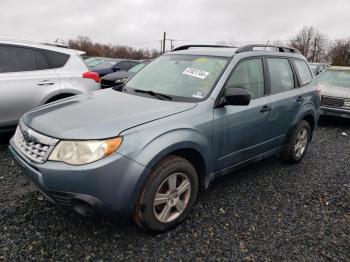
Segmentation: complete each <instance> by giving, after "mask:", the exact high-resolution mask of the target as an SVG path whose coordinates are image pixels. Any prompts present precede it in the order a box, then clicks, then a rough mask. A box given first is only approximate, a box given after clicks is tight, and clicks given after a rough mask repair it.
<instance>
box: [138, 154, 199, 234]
mask: <svg viewBox="0 0 350 262" xmlns="http://www.w3.org/2000/svg"><path fill="white" fill-rule="evenodd" d="M197 193H198V178H197V173H196V170H195V169H194V167H193V166H192V164H191V163H190V162H188V161H187V160H186V159H184V158H181V157H178V156H169V157H167V158H166V159H164V160H163V161H161V162H160V163H159V164H158V165H157V166H156V168H155V169H154V171H153V172H152V174H151V175H150V177H149V178H148V179H147V181H146V183H145V185H144V187H143V189H142V192H141V194H140V197H139V199H138V202H137V204H136V207H135V210H134V214H133V218H134V221H135V223H136V224H137V225H138V226H140V227H142V228H144V229H148V230H152V231H165V230H168V229H170V228H173V227H175V226H176V225H178V224H179V223H181V222H182V221H183V220H184V219H185V218H186V217H187V215H188V214H189V212H190V209H191V207H192V205H193V203H194V202H195V200H196V197H197Z"/></svg>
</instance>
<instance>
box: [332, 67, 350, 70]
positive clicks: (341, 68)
mask: <svg viewBox="0 0 350 262" xmlns="http://www.w3.org/2000/svg"><path fill="white" fill-rule="evenodd" d="M329 70H346V71H347V70H350V66H331V67H330V68H329Z"/></svg>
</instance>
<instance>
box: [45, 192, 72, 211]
mask: <svg viewBox="0 0 350 262" xmlns="http://www.w3.org/2000/svg"><path fill="white" fill-rule="evenodd" d="M49 195H50V197H52V200H53V201H55V203H56V204H58V205H60V206H65V207H71V206H72V203H71V202H72V197H71V196H70V195H69V194H66V193H61V192H56V191H49Z"/></svg>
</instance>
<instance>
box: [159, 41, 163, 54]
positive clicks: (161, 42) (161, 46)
mask: <svg viewBox="0 0 350 262" xmlns="http://www.w3.org/2000/svg"><path fill="white" fill-rule="evenodd" d="M159 42H160V53H162V51H163V40H159Z"/></svg>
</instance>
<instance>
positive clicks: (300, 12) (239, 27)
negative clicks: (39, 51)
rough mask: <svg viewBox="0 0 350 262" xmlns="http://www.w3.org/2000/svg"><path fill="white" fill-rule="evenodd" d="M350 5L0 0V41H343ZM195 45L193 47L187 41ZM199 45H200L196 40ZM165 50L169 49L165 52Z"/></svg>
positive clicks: (321, 1)
mask: <svg viewBox="0 0 350 262" xmlns="http://www.w3.org/2000/svg"><path fill="white" fill-rule="evenodd" d="M349 14H350V0H327V1H326V0H265V1H264V0H225V1H223V0H214V1H213V0H187V1H186V0H171V1H169V0H100V1H98V0H75V1H74V0H27V1H25V0H1V6H0V37H5V36H8V37H16V38H25V39H33V40H43V41H54V40H55V39H57V38H59V39H63V40H68V39H72V38H76V37H77V36H78V35H84V36H88V37H90V38H91V39H92V40H93V41H98V42H103V43H112V44H127V45H132V46H134V47H136V48H144V47H150V48H158V47H159V46H160V43H159V41H158V40H160V39H161V38H162V34H163V32H164V31H166V32H167V37H168V38H172V39H176V40H185V41H176V42H175V46H178V45H181V44H186V43H188V42H186V41H193V43H202V42H200V41H208V43H212V42H218V41H235V42H236V44H237V45H240V44H243V43H246V42H250V41H257V42H265V41H268V40H270V41H274V40H282V41H283V40H288V39H289V38H290V37H291V36H292V35H294V34H295V33H296V32H297V31H298V30H300V29H301V28H302V27H303V26H304V25H313V26H316V27H317V28H318V29H319V30H320V31H321V32H323V33H325V34H327V35H328V37H329V38H331V39H337V38H345V37H350V16H349ZM194 41H198V42H194ZM203 43H204V42H203ZM167 48H168V47H167Z"/></svg>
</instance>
